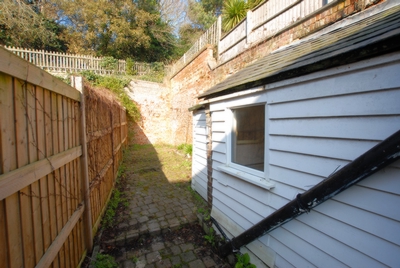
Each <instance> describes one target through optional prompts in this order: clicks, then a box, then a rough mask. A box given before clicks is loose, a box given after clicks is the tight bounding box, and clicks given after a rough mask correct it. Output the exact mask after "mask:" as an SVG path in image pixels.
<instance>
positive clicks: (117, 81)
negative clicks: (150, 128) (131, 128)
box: [81, 71, 140, 122]
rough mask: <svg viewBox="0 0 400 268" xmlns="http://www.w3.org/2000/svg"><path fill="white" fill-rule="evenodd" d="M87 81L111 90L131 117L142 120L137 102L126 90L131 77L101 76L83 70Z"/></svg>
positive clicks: (134, 119)
mask: <svg viewBox="0 0 400 268" xmlns="http://www.w3.org/2000/svg"><path fill="white" fill-rule="evenodd" d="M81 74H82V75H83V77H85V78H86V80H87V81H89V82H91V83H92V84H93V85H94V86H98V87H104V88H107V89H109V90H111V91H112V92H113V93H114V94H115V95H116V97H117V98H118V99H119V100H120V101H121V104H122V105H123V106H124V107H125V109H126V111H127V112H128V115H129V117H130V118H131V119H132V120H133V121H135V122H137V121H139V120H140V111H139V109H138V107H137V106H136V104H135V103H134V102H133V101H132V100H131V98H129V96H128V94H127V93H126V92H125V89H124V88H125V87H126V86H127V85H128V84H129V82H130V79H128V78H124V77H118V76H101V75H98V74H95V73H93V72H91V71H84V72H81Z"/></svg>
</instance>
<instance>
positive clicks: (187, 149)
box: [178, 143, 193, 156]
mask: <svg viewBox="0 0 400 268" xmlns="http://www.w3.org/2000/svg"><path fill="white" fill-rule="evenodd" d="M178 150H180V151H182V152H183V153H184V154H185V155H190V156H192V152H193V147H192V145H191V144H186V143H182V144H180V145H178Z"/></svg>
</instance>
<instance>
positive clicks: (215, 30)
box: [167, 17, 221, 77]
mask: <svg viewBox="0 0 400 268" xmlns="http://www.w3.org/2000/svg"><path fill="white" fill-rule="evenodd" d="M220 38H221V17H218V19H217V21H216V22H215V23H214V24H213V25H212V26H211V27H210V28H209V29H208V30H207V31H206V32H205V33H203V34H202V35H201V36H200V38H199V39H198V40H197V41H196V42H195V43H194V44H193V46H192V47H191V48H190V49H189V50H188V51H187V52H186V53H185V54H183V56H182V57H181V58H180V59H179V60H177V61H176V62H175V63H174V64H173V65H172V66H171V67H170V68H169V70H168V73H167V76H168V77H172V76H174V75H175V74H176V73H177V72H179V71H180V70H181V69H182V68H183V67H185V66H186V65H187V64H188V63H189V62H190V61H192V60H193V59H194V58H195V57H196V56H197V54H198V53H199V52H200V51H201V50H202V49H203V48H204V47H205V46H206V45H216V46H218V42H219V39H220Z"/></svg>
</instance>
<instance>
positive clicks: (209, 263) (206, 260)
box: [203, 256, 217, 268]
mask: <svg viewBox="0 0 400 268" xmlns="http://www.w3.org/2000/svg"><path fill="white" fill-rule="evenodd" d="M203 263H204V265H205V266H206V267H207V268H209V267H213V266H215V265H217V264H216V263H215V261H214V260H213V259H212V258H211V257H210V256H205V257H204V258H203Z"/></svg>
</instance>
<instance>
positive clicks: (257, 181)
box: [218, 166, 275, 190]
mask: <svg viewBox="0 0 400 268" xmlns="http://www.w3.org/2000/svg"><path fill="white" fill-rule="evenodd" d="M218 170H219V171H222V172H224V173H227V174H229V175H232V176H234V177H238V178H240V179H242V180H244V181H247V182H249V183H252V184H254V185H257V186H259V187H261V188H264V189H267V190H271V189H272V188H274V187H275V184H274V183H272V182H270V181H267V180H266V179H262V178H260V177H257V176H254V175H251V174H249V173H245V172H243V171H240V170H237V169H234V168H231V167H229V166H219V167H218Z"/></svg>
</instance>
